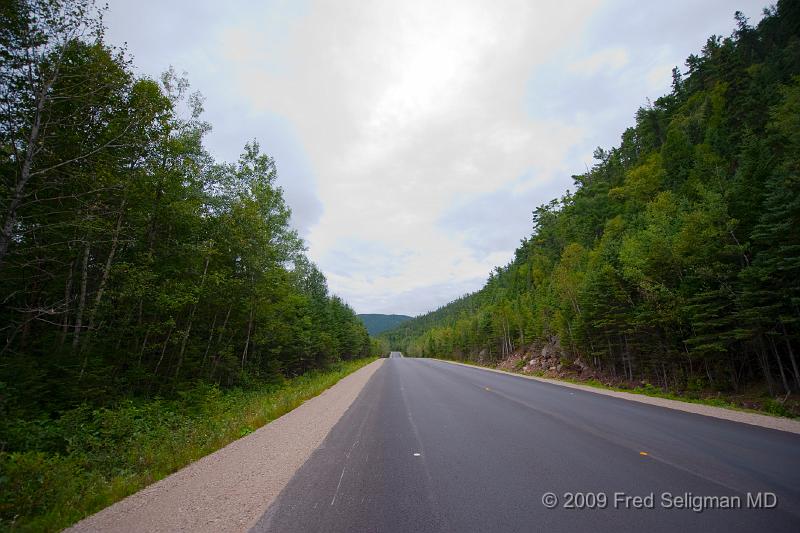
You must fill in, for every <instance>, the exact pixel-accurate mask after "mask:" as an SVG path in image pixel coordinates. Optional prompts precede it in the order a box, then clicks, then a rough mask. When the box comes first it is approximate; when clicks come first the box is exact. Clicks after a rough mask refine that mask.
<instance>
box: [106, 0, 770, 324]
mask: <svg viewBox="0 0 800 533" xmlns="http://www.w3.org/2000/svg"><path fill="white" fill-rule="evenodd" d="M110 3H111V9H110V13H109V17H107V21H108V23H109V27H110V28H109V37H110V38H111V39H112V40H115V41H116V42H122V41H128V42H129V43H130V49H131V51H133V52H134V54H135V55H136V63H137V64H138V65H139V66H140V68H141V69H142V70H143V71H144V72H147V73H149V74H150V75H157V74H158V73H159V72H160V71H161V70H163V69H165V68H166V67H168V66H169V65H170V64H173V65H175V66H176V68H177V69H178V70H179V71H182V70H186V71H188V72H189V77H190V80H191V81H192V84H193V87H194V88H198V89H200V90H201V91H202V92H203V93H204V94H205V95H206V97H207V98H206V109H207V119H208V120H209V121H210V122H211V123H212V124H213V125H214V128H215V130H214V132H212V134H211V135H210V137H209V146H210V148H211V150H212V152H213V153H214V154H215V155H217V156H218V157H222V158H225V159H234V158H235V157H236V156H237V155H238V153H239V150H240V149H241V146H242V145H243V144H244V143H245V142H246V141H247V140H249V139H252V138H258V139H259V140H260V141H261V144H262V147H263V148H264V150H265V151H266V152H267V153H269V154H271V155H273V156H274V157H275V158H276V160H277V163H278V169H279V174H280V178H279V181H280V183H281V185H283V186H284V188H285V190H286V196H287V200H288V202H289V204H290V205H291V206H292V208H293V211H294V216H293V219H294V223H295V224H296V225H297V226H298V227H299V228H300V229H301V231H302V234H303V235H304V236H305V237H306V238H307V240H308V243H309V246H310V255H311V256H312V258H313V259H314V260H315V261H317V262H318V264H319V266H320V267H321V269H322V270H323V271H324V272H325V273H326V275H327V276H328V279H329V285H330V287H331V288H332V290H333V291H335V292H337V293H339V294H340V295H342V296H343V297H344V298H345V299H346V300H347V301H349V302H350V303H351V304H352V305H353V306H354V307H355V308H356V310H357V311H359V312H399V313H406V314H416V313H419V312H423V311H425V310H428V309H433V308H436V307H438V306H439V305H442V304H444V303H446V302H447V301H449V300H450V299H452V298H454V297H457V296H459V295H461V294H463V293H465V292H468V291H470V290H474V289H477V288H479V287H480V286H481V285H482V283H483V281H484V280H485V279H486V276H487V274H488V273H489V271H491V270H492V268H493V267H494V266H496V265H501V264H504V263H506V262H507V261H508V260H510V259H511V257H512V253H513V249H514V248H515V247H516V245H517V243H518V241H519V239H521V238H522V237H525V236H526V235H527V234H528V233H529V231H530V214H531V210H532V209H533V208H534V207H536V206H537V205H538V204H541V203H543V202H546V201H548V200H550V199H551V198H553V197H557V196H559V195H560V194H561V193H562V192H563V190H564V189H566V188H568V187H570V186H572V182H571V179H570V175H571V174H574V173H577V172H581V171H583V170H584V168H585V165H586V164H591V161H590V160H589V154H591V151H592V149H593V148H594V147H595V146H598V145H600V146H610V145H614V144H617V142H618V139H619V135H620V134H621V132H622V131H623V130H624V128H625V127H627V126H629V125H631V122H632V117H633V114H634V112H635V110H636V107H637V106H638V105H641V104H643V103H644V100H645V98H646V97H648V96H649V97H651V98H655V97H658V96H660V95H661V94H662V93H663V92H664V91H665V90H667V89H668V87H669V69H670V68H671V67H672V66H673V65H680V64H682V63H683V60H684V59H685V57H686V56H687V55H688V54H689V53H691V52H695V51H697V50H698V49H699V48H700V47H701V46H702V43H703V42H704V41H705V39H706V37H707V36H708V35H709V34H711V33H725V34H727V33H728V32H730V29H731V28H732V27H733V21H732V10H733V9H732V8H731V7H730V6H729V4H728V2H727V0H708V1H707V2H703V3H702V5H700V4H696V3H695V2H691V1H690V0H675V1H674V2H671V3H669V4H661V3H647V4H642V3H641V2H638V1H637V0H607V1H605V2H603V3H602V4H601V3H599V1H594V0H584V1H580V2H566V3H565V2H560V3H550V2H530V1H528V0H510V1H506V2H492V1H482V0H459V1H455V0H449V1H438V2H428V1H422V0H377V1H371V2H362V1H356V0H342V1H335V2H332V1H322V0H319V1H318V0H309V1H308V2H295V1H288V0H270V1H266V2H263V3H258V4H257V5H255V4H254V3H253V2H248V1H244V0H230V1H229V2H228V3H226V6H225V8H224V9H222V8H221V6H220V4H219V3H218V2H216V1H214V0H192V1H189V0H184V1H182V2H179V1H177V0H176V1H175V2H169V3H164V2H161V1H159V0H138V1H137V2H132V1H130V0H111V2H110ZM741 3H743V4H748V5H743V6H737V7H739V8H740V9H744V10H745V11H746V13H747V14H748V15H750V16H753V17H754V18H753V20H752V22H753V23H756V22H757V20H755V18H756V17H757V14H758V12H759V11H760V7H761V3H762V0H741ZM687 12H691V13H692V16H691V17H687V16H686V13H687ZM612 43H613V44H612ZM609 74H611V75H609Z"/></svg>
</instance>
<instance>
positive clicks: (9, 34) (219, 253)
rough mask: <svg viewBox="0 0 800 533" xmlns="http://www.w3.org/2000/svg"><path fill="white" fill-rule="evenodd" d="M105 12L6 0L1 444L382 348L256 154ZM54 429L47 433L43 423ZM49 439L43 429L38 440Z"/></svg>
mask: <svg viewBox="0 0 800 533" xmlns="http://www.w3.org/2000/svg"><path fill="white" fill-rule="evenodd" d="M102 12H103V9H102V8H97V7H96V6H95V4H94V3H93V2H92V1H90V0H63V1H49V0H15V1H10V2H2V7H0V77H2V80H1V81H0V176H2V179H1V180H0V224H2V227H1V228H0V420H2V422H0V451H3V452H13V451H19V450H26V449H29V448H33V449H36V448H37V446H38V447H44V449H55V450H58V449H63V446H64V445H63V443H61V444H59V442H60V441H59V440H58V439H55V440H52V441H47V442H45V443H44V444H42V442H39V441H38V440H37V437H36V436H35V433H36V432H32V430H31V423H32V421H39V422H40V423H41V424H46V422H47V421H48V420H53V419H57V418H59V417H60V416H61V415H63V414H64V413H66V412H68V411H69V410H70V409H73V408H77V407H78V406H89V407H90V408H98V407H111V406H114V405H118V404H119V403H120V402H122V401H128V400H130V399H132V398H173V397H174V398H177V397H179V395H181V394H185V393H186V392H187V391H191V390H193V389H195V388H196V387H198V386H201V385H202V386H205V385H208V386H214V387H219V388H221V389H230V388H233V387H239V388H244V389H247V388H252V387H257V386H259V385H261V384H265V383H267V384H268V383H275V382H280V381H281V380H283V379H284V378H291V377H293V376H297V375H300V374H303V373H305V372H307V371H310V370H314V369H321V368H325V367H327V366H328V365H330V364H332V363H335V362H337V361H340V360H348V359H354V358H359V357H363V356H366V355H369V354H370V351H371V349H372V348H374V346H371V345H370V340H369V336H368V334H367V331H366V329H365V327H364V326H363V324H362V323H361V321H360V320H358V318H357V317H356V315H355V313H354V311H353V310H352V309H351V308H350V307H349V306H348V305H347V304H346V303H345V302H343V301H342V300H341V299H340V298H339V297H337V296H335V295H332V294H331V293H329V291H328V288H327V285H326V280H325V277H324V276H323V274H322V273H321V272H320V270H318V269H317V267H316V266H315V265H314V264H313V263H312V262H311V261H310V260H309V259H308V258H307V256H306V255H305V249H304V243H303V241H302V240H301V238H300V237H299V236H298V234H297V233H296V231H295V230H293V229H292V227H291V224H290V216H291V212H290V209H289V207H288V206H287V204H286V202H285V201H284V198H283V194H282V190H281V188H280V187H279V186H278V185H277V183H276V180H277V167H276V163H275V161H274V160H273V159H272V158H271V157H269V156H268V155H266V154H265V153H263V152H262V150H261V148H260V146H259V144H258V142H256V141H251V142H248V143H247V144H245V145H244V147H243V150H242V154H241V157H240V159H239V160H238V161H237V162H235V163H227V162H219V161H215V160H214V158H213V157H212V156H211V155H210V154H209V152H208V151H207V150H206V148H205V147H204V144H203V142H204V137H205V136H206V135H207V134H208V132H209V131H210V129H211V125H210V124H208V123H206V122H204V121H203V119H202V112H203V98H202V96H201V95H200V94H198V93H196V92H191V90H190V86H189V83H188V81H187V79H186V78H185V76H182V75H179V74H177V73H176V72H175V70H174V69H171V70H169V71H168V72H165V73H164V74H163V75H162V76H161V77H160V79H157V80H156V79H150V78H148V77H144V76H139V75H137V74H135V70H134V65H133V64H132V62H131V60H130V59H129V57H128V55H126V50H125V49H124V48H117V47H114V46H111V45H109V44H108V43H106V42H105V41H104V29H105V28H104V25H103V19H102ZM41 424H40V425H41ZM32 433H33V435H32Z"/></svg>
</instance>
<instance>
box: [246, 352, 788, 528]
mask: <svg viewBox="0 0 800 533" xmlns="http://www.w3.org/2000/svg"><path fill="white" fill-rule="evenodd" d="M548 493H552V494H554V495H555V497H556V498H557V500H558V501H557V503H556V504H555V508H552V509H550V508H548V507H546V506H545V504H544V503H543V499H544V500H545V501H546V503H548V504H550V505H552V504H553V502H552V500H551V499H550V497H549V495H548ZM567 493H573V496H572V500H573V501H572V503H573V504H575V505H576V506H577V507H581V506H583V507H586V506H588V507H595V508H582V509H581V508H578V509H566V508H565V506H566V505H567V504H568V503H569V500H570V496H569V494H567ZM578 493H580V495H577V494H578ZM748 493H750V494H751V496H750V498H752V500H750V501H748V496H747V495H748ZM759 493H761V496H760V497H761V500H760V504H759V503H758V502H757V501H755V498H757V497H759V496H758V494H759ZM765 493H770V494H774V495H775V496H774V498H775V499H776V500H777V507H775V508H764V509H751V508H748V507H752V506H754V505H760V506H762V507H765V506H769V505H771V504H772V503H773V502H772V499H773V497H772V496H769V495H768V494H767V495H765ZM681 497H682V498H684V502H681V500H680V499H678V498H681ZM726 497H727V499H725V498H726ZM736 498H739V501H740V506H741V508H733V509H724V508H719V507H730V506H735V505H736ZM604 501H605V504H603V502H604ZM670 504H671V505H672V506H673V507H684V508H678V509H676V508H672V509H668V508H666V507H667V506H669V505H670ZM710 506H711V507H713V506H716V507H718V508H716V509H714V508H709V507H710ZM687 507H688V508H687ZM692 507H694V508H695V509H694V510H692V509H691V508H692ZM587 530H593V531H704V532H712V531H793V532H797V531H800V436H798V435H796V434H791V433H785V432H780V431H776V430H771V429H765V428H760V427H754V426H749V425H745V424H739V423H736V422H731V421H727V420H719V419H715V418H710V417H704V416H700V415H696V414H691V413H684V412H680V411H674V410H670V409H665V408H661V407H656V406H652V405H645V404H641V403H636V402H630V401H626V400H622V399H618V398H612V397H607V396H600V395H597V394H593V393H591V392H585V391H581V390H572V389H568V388H564V387H559V386H557V385H552V384H548V383H541V382H536V381H531V380H527V379H523V378H521V377H517V376H511V375H504V374H497V373H492V372H488V371H485V370H481V369H477V368H467V367H463V366H459V365H453V364H449V363H446V362H443V361H435V360H428V359H413V358H403V357H401V355H400V354H398V353H394V354H392V356H391V357H390V358H389V359H388V360H387V361H385V363H384V364H383V365H382V367H381V368H380V369H378V370H377V371H376V372H375V374H374V375H373V376H372V378H371V379H370V380H369V382H367V384H366V385H365V387H364V389H363V390H362V391H361V393H360V395H359V396H358V398H357V399H356V400H355V402H354V403H353V404H352V406H351V407H350V409H349V410H348V411H347V412H346V413H345V414H344V416H343V417H342V418H341V419H340V420H339V422H338V423H337V424H336V426H334V428H333V429H332V431H331V432H330V434H329V435H328V436H327V438H326V439H325V440H324V441H323V444H322V445H321V446H320V447H319V448H318V449H317V450H316V451H315V452H314V453H313V454H312V455H311V457H310V458H309V460H308V461H307V462H306V463H305V464H304V465H303V466H302V467H301V468H300V469H299V470H298V471H297V472H296V474H295V475H294V477H293V478H292V479H291V480H290V481H289V483H288V485H287V486H286V488H285V489H284V490H283V492H282V493H281V494H280V495H279V496H278V498H277V500H276V501H275V503H274V504H273V505H272V506H271V507H270V508H269V509H268V510H267V512H266V514H264V515H263V516H262V517H261V518H260V519H259V521H258V523H257V525H256V526H255V528H254V529H253V531H281V532H295V531H296V532H310V531H326V532H328V531H330V532H338V531H341V532H345V531H347V532H354V531H384V532H395V531H397V532H401V531H402V532H406V531H408V532H412V531H420V532H426V531H457V532H466V531H487V532H488V531H491V532H502V531H570V532H571V531H587Z"/></svg>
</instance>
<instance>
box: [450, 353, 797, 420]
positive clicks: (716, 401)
mask: <svg viewBox="0 0 800 533" xmlns="http://www.w3.org/2000/svg"><path fill="white" fill-rule="evenodd" d="M436 359H441V360H443V361H450V362H453V363H460V364H464V365H468V366H474V367H477V368H486V369H489V370H495V371H499V372H504V373H507V374H517V375H520V376H527V377H535V378H540V379H542V380H546V381H553V382H564V383H571V384H573V385H583V386H587V387H591V388H595V389H600V390H605V391H614V392H623V393H628V394H637V395H641V396H649V397H651V398H662V399H665V400H673V401H677V402H684V403H692V404H697V405H708V406H710V407H720V408H723V409H729V410H732V411H739V412H742V413H752V414H758V415H767V416H773V417H777V418H788V419H793V420H797V419H798V418H800V417H797V416H796V415H794V414H793V413H792V412H791V411H789V410H787V409H786V408H785V407H784V406H783V404H781V403H780V402H779V401H777V400H775V399H774V398H769V399H767V400H765V401H763V403H762V404H761V408H760V409H752V408H748V407H743V406H741V405H737V404H736V403H733V402H732V401H730V400H728V399H726V398H725V397H711V398H703V397H696V398H695V397H690V396H685V395H681V394H675V393H673V392H669V391H664V390H663V389H660V388H658V387H655V386H653V385H651V384H649V383H645V384H644V385H641V386H638V387H632V388H627V387H614V386H610V385H606V384H605V383H602V382H601V381H599V380H597V379H594V378H592V379H576V378H570V377H567V376H559V377H552V376H548V375H547V374H546V373H545V372H541V371H538V372H521V371H518V370H515V371H510V370H506V369H499V368H497V366H496V365H490V364H482V363H478V362H475V361H462V360H459V359H454V358H448V357H437V358H436Z"/></svg>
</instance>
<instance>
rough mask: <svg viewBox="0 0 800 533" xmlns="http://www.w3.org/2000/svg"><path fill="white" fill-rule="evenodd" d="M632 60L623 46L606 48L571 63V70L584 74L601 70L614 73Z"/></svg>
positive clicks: (591, 74)
mask: <svg viewBox="0 0 800 533" xmlns="http://www.w3.org/2000/svg"><path fill="white" fill-rule="evenodd" d="M629 61H630V57H629V54H628V51H627V50H626V49H625V48H622V47H619V46H617V47H613V48H605V49H603V50H600V51H598V52H595V53H593V54H591V55H590V56H588V57H585V58H583V59H580V60H578V61H575V62H573V63H572V64H570V65H569V70H570V71H571V72H573V73H576V74H580V75H583V76H594V75H595V74H598V73H599V72H602V71H606V72H607V73H614V72H616V71H618V70H620V69H621V68H623V67H624V66H625V65H627V64H628V62H629Z"/></svg>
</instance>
